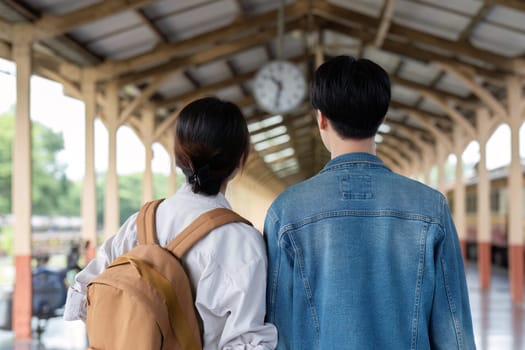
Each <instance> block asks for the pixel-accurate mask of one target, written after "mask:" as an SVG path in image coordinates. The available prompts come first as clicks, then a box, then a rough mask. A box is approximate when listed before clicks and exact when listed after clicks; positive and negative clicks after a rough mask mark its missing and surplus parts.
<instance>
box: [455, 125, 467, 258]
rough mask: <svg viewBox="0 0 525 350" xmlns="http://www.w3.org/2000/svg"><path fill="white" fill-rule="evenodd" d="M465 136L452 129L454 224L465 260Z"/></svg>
mask: <svg viewBox="0 0 525 350" xmlns="http://www.w3.org/2000/svg"><path fill="white" fill-rule="evenodd" d="M464 145H465V134H464V133H463V130H462V129H461V128H460V127H458V126H456V127H455V128H454V154H455V155H456V175H455V177H456V181H455V187H454V223H455V225H456V231H457V232H458V237H459V242H460V244H461V252H462V253H463V259H464V260H466V257H467V252H466V247H467V218H466V213H467V210H466V189H465V179H464V178H463V158H462V157H463V152H464V151H465V147H464Z"/></svg>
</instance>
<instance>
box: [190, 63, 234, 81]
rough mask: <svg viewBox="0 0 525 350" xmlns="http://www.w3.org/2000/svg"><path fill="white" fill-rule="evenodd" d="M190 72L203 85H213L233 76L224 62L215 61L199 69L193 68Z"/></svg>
mask: <svg viewBox="0 0 525 350" xmlns="http://www.w3.org/2000/svg"><path fill="white" fill-rule="evenodd" d="M188 71H189V73H190V74H191V75H192V76H193V77H194V78H195V79H197V80H198V81H199V82H200V83H201V85H209V84H213V83H216V82H218V81H221V80H225V79H228V78H230V77H231V76H232V73H231V71H230V69H229V68H228V66H227V65H226V62H224V61H213V62H211V63H208V64H203V65H200V66H197V67H195V66H192V67H191V68H190V69H188Z"/></svg>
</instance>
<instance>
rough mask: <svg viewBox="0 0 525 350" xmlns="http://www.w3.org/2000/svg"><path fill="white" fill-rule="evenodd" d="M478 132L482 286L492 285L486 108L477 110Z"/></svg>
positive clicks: (487, 115) (479, 261)
mask: <svg viewBox="0 0 525 350" xmlns="http://www.w3.org/2000/svg"><path fill="white" fill-rule="evenodd" d="M476 117H477V123H476V124H477V132H478V142H479V163H478V187H477V198H478V213H477V242H478V271H479V279H480V286H481V288H489V287H490V274H491V260H492V259H491V246H492V243H491V242H492V231H491V227H492V226H491V222H490V181H489V173H488V170H487V141H488V140H489V137H490V135H489V128H490V116H489V112H488V110H487V109H486V108H481V109H479V110H478V111H477V116H476Z"/></svg>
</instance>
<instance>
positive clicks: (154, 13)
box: [144, 0, 210, 19]
mask: <svg viewBox="0 0 525 350" xmlns="http://www.w3.org/2000/svg"><path fill="white" fill-rule="evenodd" d="M208 2H210V0H177V1H173V0H162V1H154V2H152V3H151V4H149V5H147V6H145V7H144V13H145V14H146V15H147V16H148V17H150V18H153V19H160V18H162V17H167V16H172V15H175V14H176V13H180V12H185V11H189V10H192V9H194V8H198V7H200V6H202V5H204V4H206V3H208Z"/></svg>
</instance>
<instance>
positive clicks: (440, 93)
mask: <svg viewBox="0 0 525 350" xmlns="http://www.w3.org/2000/svg"><path fill="white" fill-rule="evenodd" d="M280 6H281V2H280V1H267V0H213V1H209V0H177V1H173V0H164V1H148V0H112V1H98V0H77V1H70V0H32V1H28V0H0V57H4V58H7V59H12V57H13V55H12V54H13V51H14V46H15V45H16V43H17V42H23V41H24V40H26V41H27V40H30V41H31V42H32V43H33V44H32V45H33V49H34V50H33V69H34V73H35V74H38V75H42V76H44V77H47V78H50V79H53V80H56V81H58V82H61V83H63V84H64V87H65V91H66V93H68V94H70V95H72V96H76V97H81V83H82V79H83V77H84V79H85V78H86V77H91V79H95V81H96V82H97V85H96V86H97V103H98V104H99V107H100V111H101V113H100V116H101V118H102V119H103V120H104V118H105V117H104V112H103V111H104V104H105V96H106V93H107V88H108V84H107V83H108V82H116V83H117V86H118V92H119V98H120V108H119V110H120V111H119V113H120V120H121V121H122V122H123V123H125V124H127V125H129V126H131V127H133V128H134V129H135V130H136V131H137V133H138V134H139V135H140V133H141V127H140V122H141V118H142V115H144V114H142V113H141V111H142V110H143V108H145V107H146V106H148V108H149V107H152V108H153V109H154V113H153V117H154V118H155V125H156V126H157V127H158V128H166V126H167V125H169V124H170V123H171V122H172V121H173V120H174V118H176V115H177V112H178V110H180V108H181V107H182V106H183V105H184V104H185V103H187V102H188V101H190V100H192V99H194V98H196V97H200V96H203V95H215V96H218V97H220V98H223V99H227V100H231V101H233V102H235V103H237V104H238V105H239V106H241V108H242V109H243V112H244V113H245V116H246V118H247V121H248V123H249V125H250V130H251V134H252V138H253V140H252V142H253V152H252V155H251V157H250V158H249V160H248V166H247V169H246V171H247V172H248V173H250V174H252V175H253V176H254V177H255V178H256V179H257V180H258V181H260V182H263V183H267V184H268V185H269V186H274V185H275V186H286V185H289V184H292V183H295V182H297V181H300V180H302V179H304V178H306V177H309V176H311V175H313V174H314V173H316V172H317V171H319V170H320V169H321V167H322V166H323V165H324V163H325V162H326V161H327V160H328V158H329V155H328V153H327V151H326V150H325V149H324V147H323V145H322V142H321V140H320V138H319V135H318V132H317V129H316V126H315V117H314V114H313V111H312V108H311V106H310V104H309V101H308V98H306V99H305V100H304V103H303V104H301V105H300V106H299V107H298V108H296V109H295V110H294V111H293V112H291V113H287V114H286V115H283V116H281V117H275V116H273V115H271V114H269V113H268V112H265V111H264V110H263V109H261V108H260V107H259V106H258V105H257V103H256V101H255V99H254V97H253V93H252V86H253V79H254V76H255V74H256V73H257V71H258V70H259V69H260V68H261V67H262V66H263V65H265V64H266V63H268V62H270V61H272V60H275V59H277V58H281V59H285V60H288V61H292V62H294V63H295V64H297V65H298V66H299V67H300V68H301V70H302V71H303V73H304V74H305V76H306V77H307V79H309V78H310V76H311V74H312V72H313V71H314V69H315V67H316V64H317V62H318V60H319V57H323V58H328V57H332V56H336V55H339V54H350V55H353V56H356V57H366V58H369V59H372V60H373V61H375V62H377V63H379V64H380V65H382V66H383V67H384V68H385V69H386V70H387V71H388V72H389V74H390V76H391V81H392V103H391V106H390V109H389V111H388V115H387V122H386V123H385V126H384V127H382V128H381V129H380V133H379V135H380V136H379V137H378V139H377V141H378V148H377V151H378V155H379V156H380V157H381V158H383V159H384V160H385V162H386V163H387V164H388V165H391V166H392V167H395V168H398V169H403V168H405V169H406V168H407V167H408V166H409V165H410V164H417V163H419V162H420V161H421V160H422V159H424V158H427V157H429V156H432V155H433V153H435V151H436V150H437V148H439V147H445V148H447V151H449V152H450V151H452V147H451V145H452V134H453V130H454V128H453V127H454V125H459V126H460V127H461V128H462V130H463V132H464V133H466V134H467V135H468V137H469V138H470V139H473V138H475V136H476V118H475V116H476V110H477V109H478V108H479V107H481V106H487V107H488V108H489V109H490V110H491V111H492V112H494V113H495V114H498V113H499V112H501V113H503V110H502V108H505V105H506V103H507V102H506V100H507V91H508V90H507V88H506V83H507V78H509V77H519V78H520V84H519V87H520V89H523V78H524V77H525V63H524V62H525V2H523V1H520V0H485V1H479V0H461V1H456V0H440V1H435V0H347V1H345V0H317V1H315V0H287V1H283V2H282V6H283V7H280ZM280 9H283V12H281V13H284V16H282V17H279V13H280ZM279 18H281V19H282V21H280V20H279ZM280 24H282V26H281V25H280ZM280 49H282V50H280ZM165 135H168V134H163V135H161V137H160V139H159V141H160V142H162V143H163V144H165V145H168V144H169V142H168V141H167V138H168V137H169V136H165Z"/></svg>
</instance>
